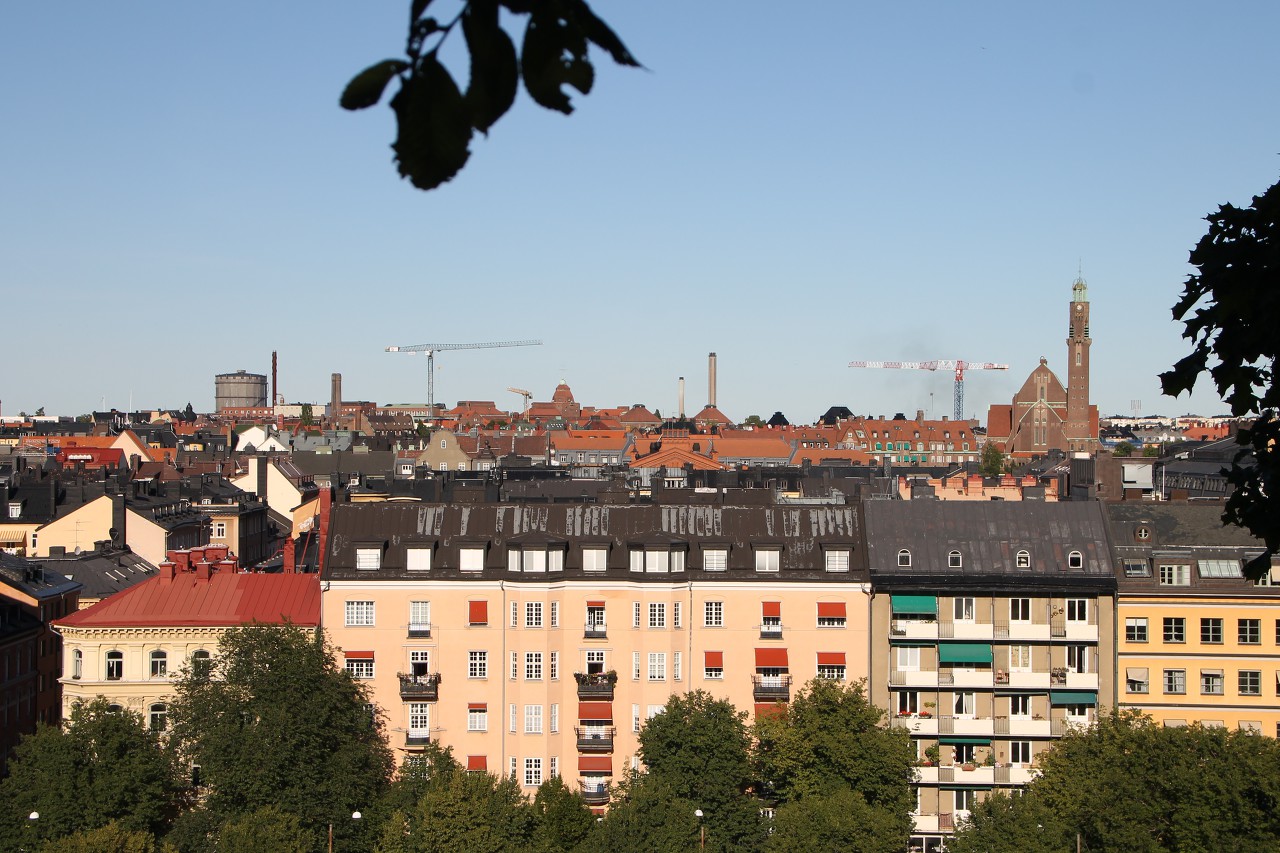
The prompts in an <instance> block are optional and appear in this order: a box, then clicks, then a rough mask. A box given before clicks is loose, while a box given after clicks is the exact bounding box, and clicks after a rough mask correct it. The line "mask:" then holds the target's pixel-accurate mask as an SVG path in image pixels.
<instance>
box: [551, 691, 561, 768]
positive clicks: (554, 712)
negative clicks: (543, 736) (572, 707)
mask: <svg viewBox="0 0 1280 853" xmlns="http://www.w3.org/2000/svg"><path fill="white" fill-rule="evenodd" d="M550 726H551V733H552V734H555V733H556V732H558V731H560V706H559V705H557V704H555V703H554V702H553V703H552V704H551V721H550ZM551 775H553V776H554V775H555V768H552V774H551Z"/></svg>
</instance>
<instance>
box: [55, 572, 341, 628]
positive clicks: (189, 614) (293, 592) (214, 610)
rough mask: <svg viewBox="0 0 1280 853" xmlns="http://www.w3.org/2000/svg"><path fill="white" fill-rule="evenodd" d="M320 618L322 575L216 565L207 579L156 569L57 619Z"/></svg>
mask: <svg viewBox="0 0 1280 853" xmlns="http://www.w3.org/2000/svg"><path fill="white" fill-rule="evenodd" d="M285 621H289V622H292V623H293V624H295V625H301V626H304V627H312V626H315V625H318V624H320V580H319V577H318V576H317V575H314V574H305V575H304V574H270V575H268V574H252V573H246V572H229V571H215V572H214V573H213V575H212V577H210V578H208V579H200V578H197V577H196V575H195V573H194V572H179V573H178V574H177V576H176V577H174V578H173V579H172V580H169V579H168V578H165V577H162V576H159V575H157V576H156V577H153V578H149V579H147V580H145V581H143V582H142V583H140V584H137V585H135V586H132V587H130V588H128V589H126V590H122V591H121V592H117V593H116V594H115V595H112V596H110V597H108V598H104V599H103V600H102V601H99V602H98V603H97V604H94V605H93V606H91V607H86V608H85V609H84V610H79V611H77V612H75V613H72V614H71V615H70V616H67V617H65V618H63V619H59V620H58V621H57V623H56V624H57V625H66V626H68V627H80V628H125V627H134V626H138V627H142V626H162V627H171V626H172V627H186V626H192V627H197V626H198V627H223V626H227V627H230V626H236V625H246V624H248V623H250V622H264V623H269V624H278V623H281V622H285Z"/></svg>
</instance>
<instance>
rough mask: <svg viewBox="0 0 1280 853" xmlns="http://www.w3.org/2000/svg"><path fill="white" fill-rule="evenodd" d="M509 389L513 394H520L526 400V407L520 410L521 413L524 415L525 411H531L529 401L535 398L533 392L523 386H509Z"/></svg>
mask: <svg viewBox="0 0 1280 853" xmlns="http://www.w3.org/2000/svg"><path fill="white" fill-rule="evenodd" d="M507 390H508V391H510V392H511V393H512V394H519V395H520V397H521V398H522V399H523V400H524V408H523V409H521V410H520V414H522V415H523V414H524V413H525V412H527V411H529V401H530V400H532V399H533V394H532V393H531V392H529V391H526V390H524V389H523V388H508V389H507Z"/></svg>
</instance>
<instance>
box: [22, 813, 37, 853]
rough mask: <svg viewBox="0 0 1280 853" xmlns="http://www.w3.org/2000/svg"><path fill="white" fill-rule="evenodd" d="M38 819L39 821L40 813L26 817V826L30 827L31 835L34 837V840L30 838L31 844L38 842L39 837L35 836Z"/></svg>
mask: <svg viewBox="0 0 1280 853" xmlns="http://www.w3.org/2000/svg"><path fill="white" fill-rule="evenodd" d="M39 819H40V812H32V813H31V814H29V815H27V826H29V827H31V834H32V835H33V836H35V837H34V838H32V841H33V842H39V840H40V836H39V835H37V834H36V821H38V820H39ZM24 843H25V842H24ZM22 849H24V850H25V849H26V847H25V846H24V847H23V848H22Z"/></svg>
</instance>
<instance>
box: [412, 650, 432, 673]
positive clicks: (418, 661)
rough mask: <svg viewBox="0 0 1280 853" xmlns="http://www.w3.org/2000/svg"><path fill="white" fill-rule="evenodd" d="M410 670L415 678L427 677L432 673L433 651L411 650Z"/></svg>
mask: <svg viewBox="0 0 1280 853" xmlns="http://www.w3.org/2000/svg"><path fill="white" fill-rule="evenodd" d="M409 670H410V672H412V673H413V677H414V678H425V677H426V676H427V675H429V674H430V673H431V652H429V651H427V650H426V649H415V650H414V651H411V652H409Z"/></svg>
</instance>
